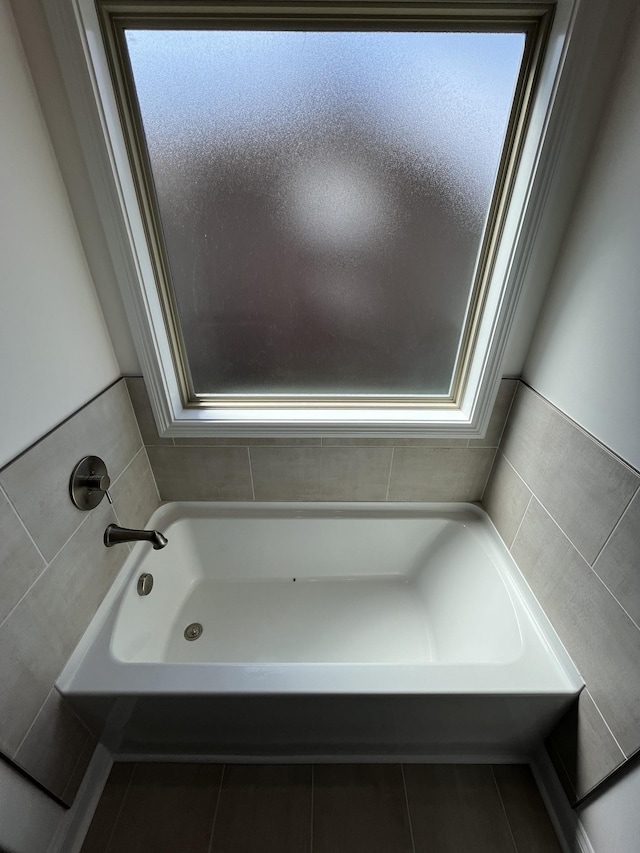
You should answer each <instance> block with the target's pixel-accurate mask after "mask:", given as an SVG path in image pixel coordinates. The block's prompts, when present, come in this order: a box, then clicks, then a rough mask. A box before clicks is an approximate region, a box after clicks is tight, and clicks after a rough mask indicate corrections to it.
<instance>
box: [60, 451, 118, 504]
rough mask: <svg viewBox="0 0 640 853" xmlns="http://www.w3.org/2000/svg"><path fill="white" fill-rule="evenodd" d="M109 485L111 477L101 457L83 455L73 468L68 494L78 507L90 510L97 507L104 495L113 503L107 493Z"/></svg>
mask: <svg viewBox="0 0 640 853" xmlns="http://www.w3.org/2000/svg"><path fill="white" fill-rule="evenodd" d="M110 485H111V478H110V477H109V475H108V473H107V466H106V465H105V464H104V462H103V461H102V459H100V457H99V456H85V457H84V458H83V459H81V460H80V461H79V462H78V464H77V465H76V467H75V468H74V469H73V472H72V474H71V480H70V482H69V494H70V495H71V500H72V501H73V503H74V504H75V506H77V507H78V509H82V510H90V509H94V508H95V507H97V506H98V504H99V503H100V501H101V500H102V498H103V497H104V496H105V495H106V496H107V500H108V501H109V503H110V504H112V503H113V501H112V499H111V495H110V494H109V486H110Z"/></svg>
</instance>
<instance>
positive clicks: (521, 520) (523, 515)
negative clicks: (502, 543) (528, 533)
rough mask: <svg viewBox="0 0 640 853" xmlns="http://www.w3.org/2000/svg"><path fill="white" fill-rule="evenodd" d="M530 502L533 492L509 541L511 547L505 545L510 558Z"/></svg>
mask: <svg viewBox="0 0 640 853" xmlns="http://www.w3.org/2000/svg"><path fill="white" fill-rule="evenodd" d="M532 500H533V492H531V493H530V494H529V500H528V501H527V505H526V507H525V508H524V512H523V513H522V518H521V519H520V524H519V525H518V529H517V530H516V532H515V533H514V534H513V539H512V540H511V545H507V548H508V550H509V553H510V554H511V555H512V556H513V554H512V552H511V549H512V548H513V545H514V543H515V541H516V539H517V538H518V533H520V528H521V527H522V525H523V523H524V519H525V517H526V515H527V513H528V512H529V507H530V506H531V501H532Z"/></svg>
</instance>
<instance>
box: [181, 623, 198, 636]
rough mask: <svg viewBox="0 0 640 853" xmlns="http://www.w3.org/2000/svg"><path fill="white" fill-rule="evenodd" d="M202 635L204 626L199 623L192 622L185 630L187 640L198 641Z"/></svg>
mask: <svg viewBox="0 0 640 853" xmlns="http://www.w3.org/2000/svg"><path fill="white" fill-rule="evenodd" d="M200 634H202V625H201V624H200V623H199V622H192V623H191V625H187V627H186V628H185V629H184V638H185V640H197V639H198V637H199V636H200Z"/></svg>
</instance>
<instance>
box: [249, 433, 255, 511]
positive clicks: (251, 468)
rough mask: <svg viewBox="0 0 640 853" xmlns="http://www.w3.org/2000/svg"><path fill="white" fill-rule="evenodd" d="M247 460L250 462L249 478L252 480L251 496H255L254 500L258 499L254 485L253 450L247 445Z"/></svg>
mask: <svg viewBox="0 0 640 853" xmlns="http://www.w3.org/2000/svg"><path fill="white" fill-rule="evenodd" d="M247 458H248V460H249V477H250V478H251V494H252V495H253V500H254V501H255V499H256V488H255V486H254V484H253V465H252V464H251V448H250V447H249V445H247Z"/></svg>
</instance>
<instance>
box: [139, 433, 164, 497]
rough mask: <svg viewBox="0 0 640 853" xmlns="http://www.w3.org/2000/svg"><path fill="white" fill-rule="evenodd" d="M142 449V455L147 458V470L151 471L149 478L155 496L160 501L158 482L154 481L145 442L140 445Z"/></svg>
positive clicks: (153, 472)
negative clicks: (151, 481)
mask: <svg viewBox="0 0 640 853" xmlns="http://www.w3.org/2000/svg"><path fill="white" fill-rule="evenodd" d="M142 449H143V450H144V455H145V456H146V458H147V465H148V466H149V471H151V479H152V480H153V488H154V489H155V491H156V497H157V498H158V503H162V498H161V497H160V489H159V488H158V483H157V482H156V475H155V471H154V470H153V467H152V465H151V460H150V459H149V454H148V452H147V446H146V445H145V444H143V445H142Z"/></svg>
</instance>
